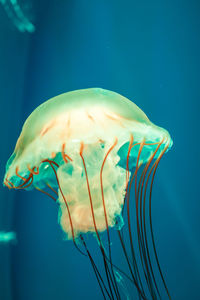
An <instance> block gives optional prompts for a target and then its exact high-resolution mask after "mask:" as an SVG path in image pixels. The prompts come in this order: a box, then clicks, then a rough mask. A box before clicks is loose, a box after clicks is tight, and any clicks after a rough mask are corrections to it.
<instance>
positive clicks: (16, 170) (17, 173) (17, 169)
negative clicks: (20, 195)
mask: <svg viewBox="0 0 200 300" xmlns="http://www.w3.org/2000/svg"><path fill="white" fill-rule="evenodd" d="M15 173H16V175H17V176H18V177H19V178H21V179H22V180H23V181H26V178H25V177H23V176H21V175H20V174H19V167H18V166H17V167H16V169H15Z"/></svg>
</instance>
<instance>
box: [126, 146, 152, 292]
mask: <svg viewBox="0 0 200 300" xmlns="http://www.w3.org/2000/svg"><path fill="white" fill-rule="evenodd" d="M144 144H145V141H144V140H143V142H142V143H135V144H134V145H133V146H132V148H133V147H135V146H136V145H140V148H139V152H138V157H137V162H136V168H135V172H134V174H133V175H132V178H131V181H130V184H129V192H128V197H127V217H128V230H129V240H130V245H131V253H132V259H133V262H135V268H136V270H137V274H138V277H139V281H140V284H141V287H142V282H141V278H140V274H139V269H138V267H137V263H136V258H135V253H134V247H133V239H132V230H131V221H130V204H129V203H130V192H131V188H132V183H133V180H134V179H135V180H136V176H137V173H138V170H139V168H140V167H141V165H142V164H141V163H139V159H140V155H141V152H142V149H143V146H144ZM136 186H137V180H136ZM135 190H136V189H135ZM135 202H136V222H137V236H138V245H139V253H140V259H141V264H142V269H143V272H144V275H145V279H146V280H147V275H146V272H145V268H144V262H143V257H142V252H141V251H142V250H141V237H140V232H139V220H138V214H137V211H138V207H137V206H138V202H137V192H136V191H135ZM142 289H143V287H142Z"/></svg>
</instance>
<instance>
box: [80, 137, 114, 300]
mask: <svg viewBox="0 0 200 300" xmlns="http://www.w3.org/2000/svg"><path fill="white" fill-rule="evenodd" d="M83 149H84V143H83V142H81V144H80V151H79V154H80V157H81V159H82V162H83V167H84V171H85V177H86V183H87V189H88V195H89V200H90V207H91V213H92V220H93V224H94V229H95V232H96V235H97V239H98V241H99V244H100V249H101V252H102V255H103V260H104V268H105V272H106V277H107V281H108V286H109V290H110V293H111V297H112V299H114V296H113V292H112V288H111V282H112V279H111V277H110V278H109V276H110V275H109V268H108V265H107V262H106V255H105V251H104V249H103V246H102V243H101V239H100V236H99V232H98V229H97V226H96V220H95V216H94V209H93V203H92V196H91V191H90V184H89V179H88V174H87V168H86V164H85V159H84V157H83ZM110 280H111V282H110ZM114 291H115V289H114Z"/></svg>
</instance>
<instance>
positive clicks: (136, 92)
mask: <svg viewBox="0 0 200 300" xmlns="http://www.w3.org/2000/svg"><path fill="white" fill-rule="evenodd" d="M35 16H36V31H35V33H33V34H28V33H20V32H19V31H17V29H15V28H14V26H13V25H12V24H11V22H10V20H9V19H8V18H7V16H6V14H5V11H4V10H3V8H2V7H0V20H1V26H0V105H1V106H0V107H1V118H0V128H1V147H0V151H1V160H0V180H1V182H2V180H3V176H4V170H5V164H6V161H7V159H8V157H9V155H10V154H11V153H12V151H13V148H14V146H15V143H16V140H17V137H18V136H19V133H20V130H21V127H22V125H23V123H24V121H25V119H26V118H27V116H28V115H29V114H30V113H31V112H32V111H33V109H35V108H36V107H37V106H38V105H39V104H40V103H41V102H43V101H44V100H46V99H48V98H50V97H52V96H55V95H58V94H60V93H63V92H67V91H70V90H76V89H80V88H88V87H102V88H105V89H109V90H113V91H116V92H118V93H120V94H123V95H124V96H126V97H127V98H129V99H131V100H133V101H134V102H135V103H136V104H137V105H138V106H139V107H141V108H142V109H143V110H144V111H145V112H146V114H147V115H148V116H149V118H150V120H152V121H153V122H154V123H155V124H158V125H160V126H162V127H164V128H166V129H167V130H168V131H169V132H170V134H171V136H172V138H173V141H174V145H173V148H172V150H171V151H170V152H168V153H167V155H166V156H165V157H164V158H163V160H162V162H161V164H160V166H159V170H158V173H157V176H156V180H155V186H154V193H153V224H154V229H155V236H156V244H157V249H158V253H159V258H160V262H161V265H162V268H163V270H164V273H165V275H166V280H167V283H168V287H169V290H170V291H171V294H172V299H176V300H188V299H192V300H198V299H200V295H199V287H200V217H199V214H200V197H199V178H200V176H199V166H200V165H199V148H200V142H199V130H200V127H199V119H200V118H199V111H200V102H199V101H200V82H199V78H200V71H199V70H200V61H199V53H200V34H199V30H200V2H199V1H194V0H190V1H189V0H188V1H186V0H183V1H178V0H174V1H155V0H153V1H147V0H145V1H131V0H129V1H116V0H110V1H107V0H102V1H96V0H79V1H77V0H74V1H56V0H53V1H38V3H37V6H36V8H35ZM0 199H1V200H0V230H6V231H16V233H17V239H18V243H17V244H16V245H1V246H0V299H2V300H11V299H12V300H42V299H48V300H54V299H59V300H64V299H96V300H97V299H102V296H101V293H100V290H99V288H98V285H97V282H96V279H95V277H94V274H93V272H92V269H91V266H90V265H89V262H88V260H87V259H85V258H83V257H82V256H81V255H80V254H79V253H78V252H77V251H76V250H75V249H74V246H73V244H72V242H67V241H65V242H64V241H63V234H62V232H61V229H60V228H59V226H58V224H57V207H56V205H55V203H53V201H50V199H48V198H46V197H44V196H43V195H40V194H39V193H37V192H24V191H19V192H17V191H8V190H7V189H6V188H3V187H2V186H1V187H0ZM89 243H91V247H93V245H92V242H91V241H89ZM114 251H115V254H114V255H115V257H117V258H118V259H121V252H119V253H118V249H114ZM97 259H98V255H97ZM163 299H167V298H166V296H164V297H163Z"/></svg>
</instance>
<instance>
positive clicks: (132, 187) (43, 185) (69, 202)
mask: <svg viewBox="0 0 200 300" xmlns="http://www.w3.org/2000/svg"><path fill="white" fill-rule="evenodd" d="M171 146H172V139H171V137H170V135H169V133H168V132H167V131H166V130H165V129H163V128H161V127H158V126H156V125H154V124H153V123H152V122H151V121H150V120H149V119H148V117H147V116H146V114H145V113H144V112H143V111H142V110H141V109H140V108H139V107H138V106H137V105H136V104H134V103H133V102H132V101H130V100H128V99H127V98H125V97H124V96H121V95H120V94H118V93H115V92H112V91H109V90H105V89H101V88H89V89H82V90H76V91H71V92H67V93H64V94H61V95H59V96H56V97H54V98H52V99H50V100H48V101H46V102H44V103H42V104H41V105H40V106H38V107H37V108H36V109H35V110H34V111H33V112H32V113H31V115H30V116H29V117H28V118H27V120H26V121H25V123H24V126H23V128H22V132H21V134H20V136H19V138H18V140H17V143H16V146H15V149H14V152H13V154H12V155H11V157H10V159H9V160H8V162H7V165H6V173H5V177H4V185H5V186H7V187H8V188H9V189H26V190H31V189H36V190H38V191H39V192H42V193H43V194H46V195H48V196H49V197H51V198H52V199H53V200H54V201H55V202H56V203H57V205H58V220H59V224H60V226H61V228H62V230H63V232H64V233H65V235H66V238H67V239H68V240H71V241H72V242H73V243H74V245H75V247H76V249H77V250H78V251H79V252H80V253H81V254H82V255H83V256H87V257H88V258H89V261H90V263H91V265H92V268H93V270H94V273H95V276H96V278H97V281H98V284H99V287H100V289H101V292H102V296H103V298H104V299H112V300H113V299H122V298H123V295H122V291H121V287H120V282H121V280H120V278H122V277H123V280H127V281H129V284H131V286H132V287H133V289H135V291H136V293H137V295H138V299H159V298H160V299H161V297H162V295H161V292H160V287H159V284H158V280H157V278H156V276H157V275H158V274H159V276H160V278H161V280H160V281H159V283H160V282H162V284H163V286H164V288H165V292H166V295H167V297H168V298H169V299H171V297H170V293H169V291H168V288H167V285H166V281H165V278H164V275H163V272H162V270H161V265H160V263H159V259H158V254H157V250H156V245H155V239H154V232H153V225H152V213H151V206H152V205H151V203H152V187H153V181H154V177H155V173H156V170H157V167H158V164H159V162H160V160H161V158H162V157H163V155H164V153H166V152H167V151H168V150H169V149H170V148H171ZM147 227H148V228H147ZM113 229H115V231H116V234H117V239H118V241H119V244H118V247H119V248H120V249H121V250H122V253H123V258H124V260H125V263H126V265H127V270H122V267H121V266H119V265H118V263H116V262H115V261H113V257H112V240H111V233H110V232H111V230H113ZM89 234H90V235H93V236H94V238H95V240H96V241H97V244H98V247H99V250H100V255H101V257H102V264H103V267H104V271H105V272H104V275H103V274H101V272H100V271H99V268H98V266H97V264H96V263H95V261H94V259H93V257H92V255H91V252H90V249H89V247H88V245H87V240H86V238H85V237H86V235H89ZM102 235H105V236H106V239H107V244H106V246H105V241H103V238H102ZM152 251H153V254H152ZM152 255H153V257H154V261H156V268H157V270H158V272H157V273H155V271H154V269H155V266H154V264H153V263H152ZM134 299H135V298H134Z"/></svg>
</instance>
